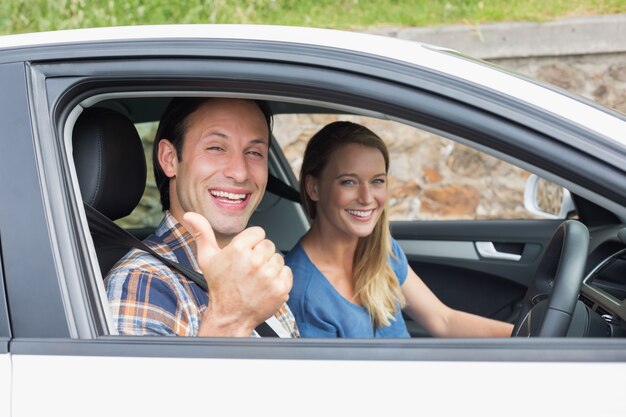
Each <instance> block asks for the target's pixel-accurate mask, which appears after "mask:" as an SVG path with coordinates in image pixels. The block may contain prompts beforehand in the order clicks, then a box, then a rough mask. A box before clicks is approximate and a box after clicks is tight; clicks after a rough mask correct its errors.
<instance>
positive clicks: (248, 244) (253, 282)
mask: <svg viewBox="0 0 626 417" xmlns="http://www.w3.org/2000/svg"><path fill="white" fill-rule="evenodd" d="M183 219H184V221H185V224H186V225H187V226H188V227H189V229H190V232H191V233H192V235H193V237H194V240H195V242H196V246H197V258H198V264H199V265H200V269H201V270H202V273H203V275H204V279H205V280H206V282H207V285H208V288H209V291H208V293H209V304H208V306H207V309H206V310H205V312H204V314H203V316H202V322H201V323H200V331H199V333H198V336H250V335H251V334H252V331H253V330H254V328H255V327H256V326H258V325H259V324H260V323H262V322H263V321H265V320H266V319H267V318H269V317H271V316H272V315H273V314H274V313H275V312H276V311H277V310H278V309H279V308H280V307H281V306H282V305H283V304H284V303H285V302H286V301H287V299H288V298H289V291H290V290H291V285H292V274H291V270H290V269H289V267H288V266H286V265H285V263H284V261H283V257H282V256H281V255H280V254H278V253H276V247H275V245H274V244H273V243H272V242H271V241H270V240H267V239H265V231H264V230H263V229H262V228H260V227H250V228H248V229H245V230H244V231H242V232H241V233H239V234H238V235H237V236H235V237H234V238H233V240H232V241H231V242H230V243H229V244H228V245H226V246H225V247H224V248H221V249H220V247H219V246H218V244H217V240H216V239H215V234H214V232H213V229H212V227H211V224H210V223H209V221H208V220H207V219H206V218H205V217H204V216H202V215H200V214H197V213H192V212H188V213H185V215H184V216H183Z"/></svg>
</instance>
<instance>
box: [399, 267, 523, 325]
mask: <svg viewBox="0 0 626 417" xmlns="http://www.w3.org/2000/svg"><path fill="white" fill-rule="evenodd" d="M400 288H401V289H402V293H403V294H404V297H405V298H406V306H405V307H404V309H403V311H404V312H405V313H406V314H408V316H409V317H411V318H412V319H413V320H415V321H416V322H418V323H419V324H421V325H422V326H423V327H424V328H425V329H426V330H427V331H428V332H429V333H430V334H431V335H432V336H436V337H510V336H511V332H512V331H513V325H512V324H510V323H505V322H502V321H498V320H492V319H488V318H486V317H481V316H477V315H475V314H470V313H465V312H463V311H459V310H454V309H452V308H450V307H448V306H447V305H445V304H444V303H442V302H441V300H439V298H437V296H436V295H435V294H434V293H433V292H432V291H431V290H430V289H429V288H428V287H427V286H426V284H424V281H422V280H421V278H420V277H418V276H417V274H416V273H415V272H413V270H412V269H411V268H409V269H408V274H407V278H406V281H405V282H404V283H403V284H402V287H400Z"/></svg>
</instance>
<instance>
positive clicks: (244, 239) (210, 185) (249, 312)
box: [105, 98, 298, 337]
mask: <svg viewBox="0 0 626 417" xmlns="http://www.w3.org/2000/svg"><path fill="white" fill-rule="evenodd" d="M270 120H271V114H270V112H269V109H268V108H267V105H266V104H265V103H263V102H258V101H252V100H239V99H222V98H209V99H207V98H175V99H173V100H172V102H171V103H170V105H169V106H168V108H167V109H166V110H165V112H164V114H163V116H162V118H161V122H160V124H159V128H158V130H157V134H156V139H155V143H154V152H153V164H154V171H155V179H156V182H157V186H158V188H159V192H160V194H161V203H162V204H163V210H164V211H165V217H164V219H163V221H162V222H161V225H160V226H159V227H158V229H157V231H156V232H155V234H154V235H151V236H150V237H148V238H147V239H146V240H145V243H146V244H148V245H149V246H150V247H151V248H152V249H154V250H155V251H156V252H157V253H159V254H160V255H161V256H163V257H165V258H167V259H170V260H172V261H174V262H178V263H180V264H182V265H184V266H187V267H190V268H193V269H194V270H196V271H199V272H200V271H201V272H202V274H203V275H204V278H205V280H206V281H207V285H208V288H209V290H208V294H207V292H205V291H203V290H202V289H201V288H200V287H199V286H198V285H197V284H195V283H194V282H193V281H191V280H189V279H187V278H186V277H185V276H183V275H182V274H180V273H179V272H178V271H175V270H173V269H170V268H169V267H167V266H166V265H164V264H163V263H162V262H161V261H159V260H158V259H156V258H155V257H154V256H152V255H150V254H148V253H146V252H143V251H141V250H138V249H133V250H131V251H130V252H129V253H128V254H127V255H126V256H125V257H124V258H123V259H122V260H120V262H119V263H118V264H117V265H116V266H115V267H114V268H113V270H112V271H111V272H110V273H109V274H108V276H107V278H106V279H105V285H106V287H107V296H108V298H109V302H110V305H111V309H112V313H113V319H114V321H115V322H116V325H117V328H118V331H119V333H120V334H125V335H185V336H218V337H219V336H224V337H238V336H251V335H256V332H255V331H254V329H255V327H256V326H257V325H259V324H260V323H262V322H263V321H265V320H267V323H268V324H269V325H270V326H271V327H272V328H273V329H274V330H275V331H276V332H277V333H278V334H279V335H280V336H284V337H297V336H298V330H297V327H296V325H295V321H294V319H293V316H292V314H291V312H290V311H289V309H288V307H287V306H286V304H285V301H286V300H287V298H288V294H289V290H290V289H291V284H292V276H291V270H290V269H289V268H288V267H286V266H285V265H284V262H283V259H282V256H281V255H280V254H277V253H276V252H275V246H274V244H273V243H272V242H271V241H269V240H267V239H265V233H264V231H263V229H261V228H259V227H251V228H249V229H245V227H246V225H247V223H248V220H249V219H250V216H251V215H252V213H253V211H254V210H255V209H256V207H257V206H258V204H259V203H260V201H261V199H262V197H263V193H264V191H265V186H266V184H267V178H268V155H269V141H270ZM244 229H245V230H244Z"/></svg>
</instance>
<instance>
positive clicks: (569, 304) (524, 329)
mask: <svg viewBox="0 0 626 417" xmlns="http://www.w3.org/2000/svg"><path fill="white" fill-rule="evenodd" d="M588 249H589V231H588V230H587V227H586V226H585V225H584V224H582V223H581V222H579V221H576V220H566V221H564V222H563V223H561V225H559V227H558V228H557V229H556V231H555V232H554V235H553V236H552V238H551V239H550V242H549V243H548V246H547V247H546V250H545V252H544V254H543V257H542V258H541V261H540V262H539V266H538V267H537V272H536V273H535V276H534V277H533V281H532V282H531V284H530V286H529V287H528V291H527V292H526V295H525V296H524V300H523V301H522V310H521V312H520V315H519V317H518V318H517V321H516V323H515V326H514V327H513V333H512V335H513V336H522V337H534V336H540V337H564V336H566V335H567V331H568V329H569V326H570V322H571V320H572V315H573V314H574V309H575V307H576V302H577V300H578V294H579V293H580V286H581V283H582V280H583V274H584V271H585V263H586V261H587V251H588Z"/></svg>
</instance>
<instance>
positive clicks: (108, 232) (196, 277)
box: [83, 203, 278, 337]
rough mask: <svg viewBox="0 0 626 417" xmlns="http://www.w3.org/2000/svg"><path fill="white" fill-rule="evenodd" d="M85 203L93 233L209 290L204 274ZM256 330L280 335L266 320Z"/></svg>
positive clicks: (266, 335) (260, 333) (263, 333)
mask: <svg viewBox="0 0 626 417" xmlns="http://www.w3.org/2000/svg"><path fill="white" fill-rule="evenodd" d="M83 205H84V206H85V214H86V215H87V221H88V222H89V229H90V231H91V233H92V234H95V235H98V236H100V237H102V238H103V239H106V240H108V241H110V242H114V243H117V244H119V245H122V246H125V247H127V248H129V249H131V248H137V249H141V250H143V251H145V252H148V253H149V254H151V255H152V256H154V257H155V258H157V259H158V260H160V261H161V262H163V263H164V264H166V265H167V266H169V267H170V268H173V269H176V270H177V271H178V272H180V273H181V274H183V275H184V276H185V277H187V278H189V279H190V280H192V281H193V282H195V283H196V284H197V285H198V286H199V287H200V288H202V289H203V290H204V291H208V286H207V283H206V281H205V279H204V277H203V276H202V274H200V273H198V272H196V271H194V270H193V269H191V268H188V267H186V266H185V265H181V264H179V263H178V262H174V261H171V260H169V259H167V258H164V257H163V256H161V255H159V254H158V253H157V252H155V251H154V250H153V249H152V248H151V247H150V246H148V245H146V244H145V243H144V242H142V241H141V240H139V239H137V238H136V237H135V236H133V235H132V234H130V233H128V232H127V231H126V230H124V229H122V228H121V227H120V226H118V225H117V224H115V223H114V222H113V221H112V220H111V219H109V218H108V217H107V216H105V215H104V214H102V213H100V212H99V211H98V210H96V209H95V208H93V207H91V206H90V205H89V204H87V203H83ZM255 330H256V332H257V333H258V334H259V336H262V337H278V334H277V333H276V332H275V331H274V329H272V327H271V326H270V325H269V324H267V323H266V322H263V323H261V324H259V325H258V326H257V327H256V329H255Z"/></svg>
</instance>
